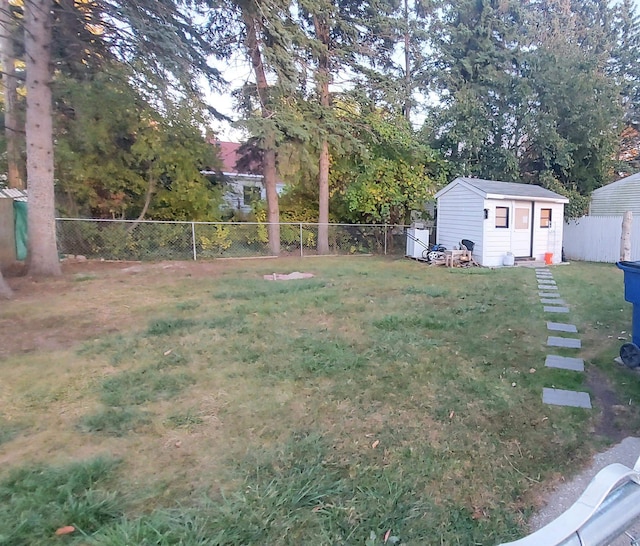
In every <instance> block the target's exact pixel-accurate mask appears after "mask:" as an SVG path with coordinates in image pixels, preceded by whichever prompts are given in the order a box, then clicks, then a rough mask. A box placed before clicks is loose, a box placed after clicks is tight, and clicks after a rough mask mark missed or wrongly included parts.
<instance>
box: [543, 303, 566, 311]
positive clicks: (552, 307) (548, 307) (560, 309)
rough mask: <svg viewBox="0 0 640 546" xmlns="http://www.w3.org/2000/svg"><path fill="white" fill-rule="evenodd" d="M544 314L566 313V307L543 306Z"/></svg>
mask: <svg viewBox="0 0 640 546" xmlns="http://www.w3.org/2000/svg"><path fill="white" fill-rule="evenodd" d="M544 312H545V313H568V312H569V308H568V307H559V306H557V305H545V306H544Z"/></svg>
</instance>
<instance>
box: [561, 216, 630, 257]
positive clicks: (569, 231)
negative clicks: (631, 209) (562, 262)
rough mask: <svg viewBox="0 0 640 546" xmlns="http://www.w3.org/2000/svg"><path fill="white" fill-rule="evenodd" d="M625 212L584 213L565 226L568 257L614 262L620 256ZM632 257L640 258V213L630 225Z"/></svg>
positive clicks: (566, 254) (564, 241)
mask: <svg viewBox="0 0 640 546" xmlns="http://www.w3.org/2000/svg"><path fill="white" fill-rule="evenodd" d="M622 218H623V217H622V215H620V216H583V217H582V218H578V219H575V220H569V221H567V222H566V223H565V226H564V239H563V248H564V254H565V257H566V259H567V260H582V261H586V262H606V263H615V262H617V261H619V260H620V238H621V237H622ZM631 260H632V261H636V260H640V217H639V216H637V215H636V216H635V217H634V218H633V224H632V226H631Z"/></svg>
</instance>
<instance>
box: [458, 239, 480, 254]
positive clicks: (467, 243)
mask: <svg viewBox="0 0 640 546" xmlns="http://www.w3.org/2000/svg"><path fill="white" fill-rule="evenodd" d="M460 245H462V246H463V247H464V248H466V249H467V250H468V251H470V252H473V247H474V246H476V244H475V243H474V242H473V241H470V240H469V239H462V241H460Z"/></svg>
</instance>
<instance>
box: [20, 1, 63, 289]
mask: <svg viewBox="0 0 640 546" xmlns="http://www.w3.org/2000/svg"><path fill="white" fill-rule="evenodd" d="M52 7H53V6H52V0H27V1H25V3H24V11H25V37H24V42H25V52H26V55H25V57H26V70H27V121H26V127H25V128H26V134H27V183H28V187H29V206H28V222H29V255H28V258H27V260H28V264H29V270H28V271H29V274H30V275H37V276H54V275H60V273H61V270H60V262H59V260H58V249H57V246H56V224H55V201H54V188H53V127H52V126H53V118H52V104H51V79H52V70H51V26H52V20H53V16H52V12H51V9H52Z"/></svg>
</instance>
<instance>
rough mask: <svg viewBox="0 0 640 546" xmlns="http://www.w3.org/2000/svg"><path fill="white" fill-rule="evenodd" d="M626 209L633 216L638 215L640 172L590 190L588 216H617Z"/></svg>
mask: <svg viewBox="0 0 640 546" xmlns="http://www.w3.org/2000/svg"><path fill="white" fill-rule="evenodd" d="M628 210H630V211H631V212H633V214H634V216H638V215H640V173H636V174H632V175H631V176H627V177H626V178H621V179H620V180H617V181H616V182H612V183H611V184H607V185H606V186H602V187H601V188H598V189H597V190H594V191H593V192H591V202H590V203H589V215H590V216H618V215H621V214H624V213H625V212H626V211H628Z"/></svg>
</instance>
